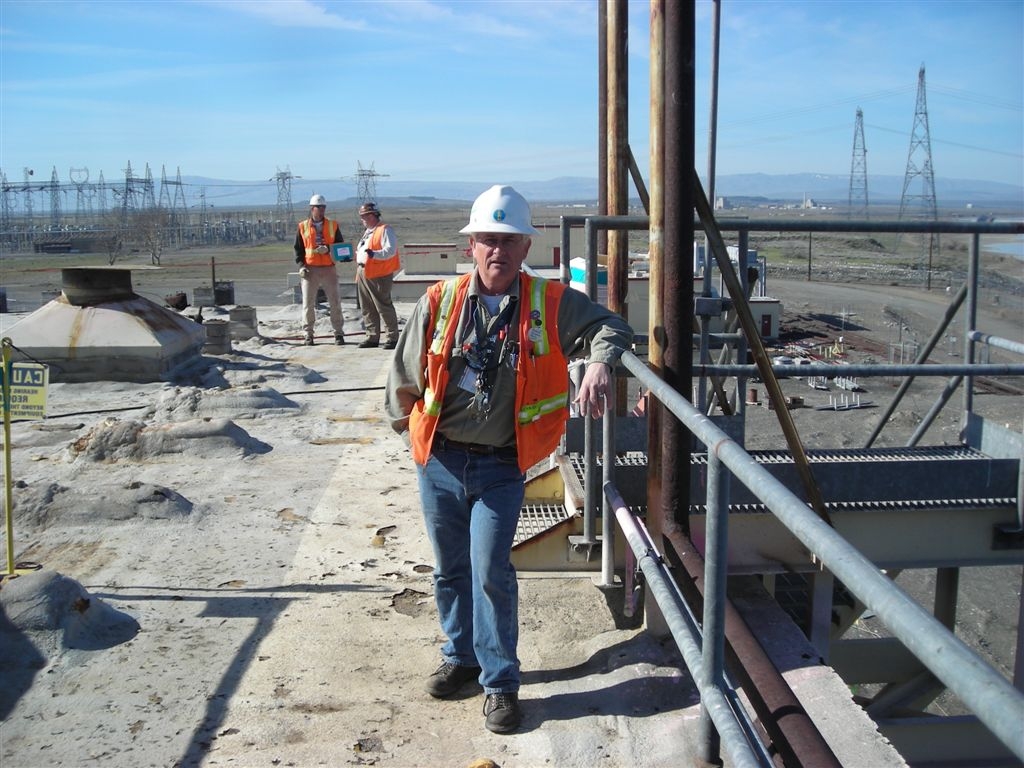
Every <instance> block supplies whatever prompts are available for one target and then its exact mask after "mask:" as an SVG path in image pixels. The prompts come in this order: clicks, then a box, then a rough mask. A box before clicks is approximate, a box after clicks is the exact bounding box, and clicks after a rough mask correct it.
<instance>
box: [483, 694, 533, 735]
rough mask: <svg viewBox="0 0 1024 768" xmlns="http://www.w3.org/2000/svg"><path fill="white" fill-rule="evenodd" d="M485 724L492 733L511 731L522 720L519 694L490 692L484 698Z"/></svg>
mask: <svg viewBox="0 0 1024 768" xmlns="http://www.w3.org/2000/svg"><path fill="white" fill-rule="evenodd" d="M484 716H485V717H486V718H487V721H486V723H485V725H486V726H487V730H488V731H493V732H494V733H512V731H514V730H515V729H516V728H518V727H519V724H520V723H522V722H523V710H521V709H520V708H519V694H516V693H492V694H490V695H489V696H488V697H487V698H486V699H485V700H484Z"/></svg>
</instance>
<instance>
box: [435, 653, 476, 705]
mask: <svg viewBox="0 0 1024 768" xmlns="http://www.w3.org/2000/svg"><path fill="white" fill-rule="evenodd" d="M479 676H480V667H467V666H463V665H461V664H455V663H454V662H451V661H446V662H443V663H442V664H441V666H440V667H438V668H437V669H436V670H435V671H434V674H432V675H431V676H430V677H428V678H427V693H429V694H430V695H431V696H433V697H434V698H435V699H443V698H445V697H446V696H451V695H452V694H453V693H456V692H457V691H458V690H459V689H460V688H461V687H462V686H464V685H465V684H466V683H468V682H470V681H471V680H476V679H477V678H478V677H479Z"/></svg>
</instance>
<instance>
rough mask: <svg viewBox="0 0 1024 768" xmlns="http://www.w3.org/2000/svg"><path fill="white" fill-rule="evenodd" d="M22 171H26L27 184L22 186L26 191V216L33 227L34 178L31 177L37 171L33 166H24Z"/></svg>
mask: <svg viewBox="0 0 1024 768" xmlns="http://www.w3.org/2000/svg"><path fill="white" fill-rule="evenodd" d="M22 171H24V174H25V186H24V187H22V190H24V192H25V218H27V219H28V224H29V226H30V227H31V226H32V179H31V178H29V177H31V176H32V175H33V174H34V173H35V171H33V170H32V169H31V168H23V169H22Z"/></svg>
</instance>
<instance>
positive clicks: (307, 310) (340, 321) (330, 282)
mask: <svg viewBox="0 0 1024 768" xmlns="http://www.w3.org/2000/svg"><path fill="white" fill-rule="evenodd" d="M299 282H300V283H301V284H302V318H303V321H304V323H305V330H306V335H307V336H312V335H313V326H315V325H316V292H317V290H318V289H320V288H323V289H324V296H326V297H327V308H328V310H329V312H330V315H331V327H332V328H333V329H334V335H335V336H337V335H339V334H340V335H344V333H345V330H344V327H345V319H344V317H342V314H341V295H340V293H339V292H338V270H336V269H335V268H334V265H333V264H331V265H330V266H329V267H309V276H308V277H306V278H304V279H302V280H300V281H299Z"/></svg>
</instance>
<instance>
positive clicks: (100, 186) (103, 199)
mask: <svg viewBox="0 0 1024 768" xmlns="http://www.w3.org/2000/svg"><path fill="white" fill-rule="evenodd" d="M96 195H97V202H96V209H97V210H96V212H97V213H98V214H99V215H100V216H103V215H104V214H105V213H106V212H107V182H105V181H104V180H103V171H100V180H99V181H98V182H96Z"/></svg>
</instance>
